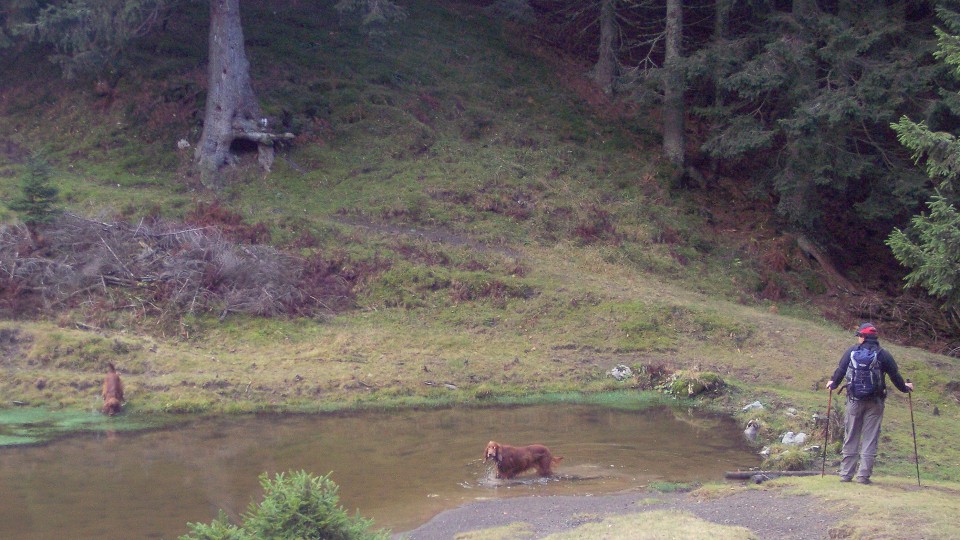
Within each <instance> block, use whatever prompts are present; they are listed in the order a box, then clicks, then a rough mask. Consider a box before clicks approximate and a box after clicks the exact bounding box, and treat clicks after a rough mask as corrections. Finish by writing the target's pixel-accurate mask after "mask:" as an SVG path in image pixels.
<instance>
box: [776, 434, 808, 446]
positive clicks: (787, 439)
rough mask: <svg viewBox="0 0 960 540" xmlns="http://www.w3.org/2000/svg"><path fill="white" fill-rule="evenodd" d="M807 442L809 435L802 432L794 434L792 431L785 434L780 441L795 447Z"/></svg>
mask: <svg viewBox="0 0 960 540" xmlns="http://www.w3.org/2000/svg"><path fill="white" fill-rule="evenodd" d="M806 441H807V434H806V433H803V432H802V431H801V432H800V433H794V432H792V431H788V432H786V433H784V434H783V438H782V439H780V442H781V443H783V444H789V445H793V446H797V445H801V444H803V443H805V442H806Z"/></svg>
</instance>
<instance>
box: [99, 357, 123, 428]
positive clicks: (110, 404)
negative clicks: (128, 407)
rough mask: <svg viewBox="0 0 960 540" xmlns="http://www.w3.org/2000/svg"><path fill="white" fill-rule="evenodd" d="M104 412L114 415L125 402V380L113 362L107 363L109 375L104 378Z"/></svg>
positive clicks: (102, 392)
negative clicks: (121, 377)
mask: <svg viewBox="0 0 960 540" xmlns="http://www.w3.org/2000/svg"><path fill="white" fill-rule="evenodd" d="M101 394H103V409H101V410H102V411H103V414H107V415H110V416H113V415H115V414H117V413H118V412H120V404H121V403H123V382H122V381H121V380H120V374H119V373H117V370H116V368H114V367H113V364H111V363H109V362H108V363H107V376H106V377H104V379H103V390H102V391H101Z"/></svg>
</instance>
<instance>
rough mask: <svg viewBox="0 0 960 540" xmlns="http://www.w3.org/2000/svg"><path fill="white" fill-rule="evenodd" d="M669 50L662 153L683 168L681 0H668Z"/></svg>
mask: <svg viewBox="0 0 960 540" xmlns="http://www.w3.org/2000/svg"><path fill="white" fill-rule="evenodd" d="M666 30H667V31H666V51H665V56H664V78H663V118H662V122H663V152H664V154H666V156H667V159H669V160H670V162H671V163H673V164H674V165H676V166H677V168H678V171H683V169H684V165H685V162H686V155H685V148H684V146H685V142H684V107H683V94H684V77H683V69H682V65H681V60H682V58H681V45H682V39H683V9H682V6H681V0H667V28H666Z"/></svg>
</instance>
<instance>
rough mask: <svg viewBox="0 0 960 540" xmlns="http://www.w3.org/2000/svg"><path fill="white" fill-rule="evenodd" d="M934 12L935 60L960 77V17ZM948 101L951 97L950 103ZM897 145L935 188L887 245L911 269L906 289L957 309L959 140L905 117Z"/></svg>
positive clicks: (959, 301)
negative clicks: (939, 23) (936, 19)
mask: <svg viewBox="0 0 960 540" xmlns="http://www.w3.org/2000/svg"><path fill="white" fill-rule="evenodd" d="M937 14H938V15H939V16H940V19H941V20H942V21H943V23H944V25H945V26H946V30H944V29H941V28H937V29H936V33H937V39H938V50H937V52H936V53H935V54H934V56H935V57H936V58H937V59H939V60H942V61H943V62H945V63H946V64H947V65H949V66H950V67H951V68H952V69H953V74H954V76H956V77H958V78H960V13H958V12H957V11H955V10H951V9H948V8H947V7H940V8H938V10H937ZM945 98H946V99H944V100H943V102H942V103H943V106H944V107H947V108H952V109H954V110H953V111H952V113H953V115H955V116H957V115H960V110H957V108H956V103H957V102H956V98H957V94H953V95H949V94H947V95H945ZM951 98H952V99H951ZM892 127H893V129H894V131H896V132H897V136H898V138H899V139H900V142H901V143H902V144H903V145H904V146H906V147H907V148H909V149H910V150H912V151H913V156H914V159H915V160H917V161H918V162H919V161H921V160H925V166H926V172H927V175H928V176H929V177H930V178H931V179H932V180H933V181H934V184H935V185H936V186H937V188H936V191H935V194H934V195H933V197H932V198H931V199H930V200H929V201H928V202H927V207H928V210H929V212H926V213H922V214H920V215H917V216H914V217H913V220H912V221H911V223H910V227H909V228H907V229H906V230H901V229H895V230H894V231H893V233H892V234H891V235H890V236H889V237H888V238H887V245H888V246H890V249H891V250H892V251H893V254H894V256H895V257H896V258H897V260H899V261H900V263H901V264H903V265H904V266H906V267H907V268H910V269H911V271H910V273H908V274H907V276H906V277H905V278H904V279H905V281H906V283H907V286H908V287H911V286H920V287H922V288H924V289H925V290H926V291H927V292H929V293H930V294H932V295H933V296H936V297H938V298H940V299H941V300H942V301H943V303H944V308H946V309H957V308H960V273H958V272H957V268H960V213H958V212H957V206H956V203H957V202H958V200H960V197H958V194H957V189H956V188H957V186H956V184H957V180H958V178H960V140H958V139H957V136H956V135H955V134H953V133H949V132H947V131H934V130H933V129H931V126H930V125H928V124H927V122H919V123H917V122H913V121H911V120H910V119H909V118H907V117H906V116H904V117H902V118H901V119H900V121H899V122H897V123H896V124H893V125H892Z"/></svg>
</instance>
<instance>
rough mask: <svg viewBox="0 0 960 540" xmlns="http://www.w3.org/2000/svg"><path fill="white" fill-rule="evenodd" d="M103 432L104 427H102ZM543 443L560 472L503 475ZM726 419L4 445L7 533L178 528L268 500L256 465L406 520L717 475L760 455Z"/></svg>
mask: <svg viewBox="0 0 960 540" xmlns="http://www.w3.org/2000/svg"><path fill="white" fill-rule="evenodd" d="M98 425H99V427H102V426H103V424H102V423H100V424H98ZM491 439H494V440H498V441H500V442H502V443H506V444H513V445H521V444H530V443H542V444H546V445H547V446H549V447H550V448H551V449H552V450H553V451H554V453H555V454H556V455H560V456H563V457H564V460H563V462H562V463H561V464H560V465H559V466H557V467H556V469H555V473H556V475H557V476H556V477H555V478H553V479H549V480H544V479H539V478H537V477H535V476H522V477H520V478H518V479H517V480H515V481H500V480H496V479H494V478H493V475H492V471H491V469H490V467H489V465H488V464H484V463H483V461H482V455H483V450H484V447H485V446H486V443H487V441H489V440H491ZM757 463H758V459H757V456H756V455H755V454H754V453H753V452H752V451H751V450H750V449H749V448H748V447H747V446H746V445H745V444H744V442H743V440H742V435H741V434H740V430H739V429H738V428H737V426H735V425H734V424H733V422H732V421H730V420H729V419H724V418H715V417H704V416H696V415H691V414H689V413H687V412H685V411H683V412H681V411H676V410H673V409H669V408H657V409H652V410H645V411H629V410H613V409H609V408H603V407H598V406H591V405H563V404H554V405H538V406H524V407H514V408H495V409H474V408H466V409H446V410H428V411H402V412H390V413H384V412H376V413H374V412H364V413H350V414H331V415H322V416H308V415H302V416H258V417H240V418H236V417H234V418H225V419H216V420H202V421H196V422H192V423H190V424H188V425H180V426H177V427H173V428H168V429H163V430H154V431H147V432H122V431H111V430H107V431H97V432H94V433H88V434H82V435H79V436H73V437H68V438H65V439H61V440H57V441H55V442H52V443H49V444H44V445H40V446H32V447H9V448H2V449H0V538H18V539H24V540H33V539H47V538H75V539H84V538H91V539H92V538H108V537H113V538H176V537H177V536H179V535H182V534H185V533H186V532H187V527H186V524H187V523H188V522H209V521H210V520H212V519H213V518H214V517H215V516H216V514H217V511H218V509H221V508H222V509H224V510H225V511H226V512H227V513H228V515H230V516H231V517H234V518H236V517H237V516H239V515H240V514H242V513H243V512H244V511H245V510H246V509H247V507H248V505H249V504H250V503H251V502H256V501H259V499H260V497H261V493H260V488H259V484H258V482H257V476H258V475H259V474H260V473H262V472H267V473H269V474H271V475H272V474H274V473H276V472H282V471H288V470H301V469H303V470H306V471H309V472H312V473H315V474H317V475H320V474H326V473H328V472H331V471H332V478H333V480H334V481H335V482H337V484H339V485H340V497H341V502H342V504H343V505H344V506H345V507H346V508H347V509H348V510H350V511H351V512H353V511H355V510H358V511H359V512H360V513H361V514H362V515H363V516H365V517H371V518H373V519H374V520H375V522H376V526H377V527H384V528H389V529H392V530H394V531H403V530H409V529H412V528H415V527H416V526H418V525H420V524H422V523H424V522H426V521H427V520H428V519H429V518H430V517H432V516H433V515H435V514H436V513H438V512H440V511H442V510H444V509H447V508H453V507H456V506H460V505H462V504H464V503H467V502H470V501H474V500H479V499H485V498H491V497H511V496H518V495H560V494H562V495H570V494H602V493H611V492H617V491H622V490H624V489H631V488H639V487H643V486H645V485H647V484H649V483H650V482H654V481H676V482H692V481H710V480H719V479H722V478H723V473H724V471H727V470H732V469H738V468H743V467H749V466H754V465H756V464H757Z"/></svg>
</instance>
